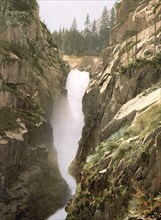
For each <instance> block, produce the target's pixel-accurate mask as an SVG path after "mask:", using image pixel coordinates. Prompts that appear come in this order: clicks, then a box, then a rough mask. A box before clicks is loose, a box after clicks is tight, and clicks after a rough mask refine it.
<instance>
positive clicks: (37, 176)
mask: <svg viewBox="0 0 161 220" xmlns="http://www.w3.org/2000/svg"><path fill="white" fill-rule="evenodd" d="M0 13H1V16H2V20H1V29H0V218H1V219H3V220H9V219H30V220H31V219H45V218H46V217H48V216H49V215H51V214H53V212H54V211H55V210H57V209H58V208H60V207H61V206H63V205H64V203H65V201H66V199H67V197H68V194H69V192H68V187H67V184H66V182H65V181H64V180H63V179H62V176H61V174H60V171H59V168H58V164H57V156H56V151H55V150H54V146H53V136H52V127H51V125H50V119H51V114H52V107H53V104H54V102H55V101H56V100H57V99H59V97H60V96H61V95H63V94H66V91H65V89H64V85H65V80H66V75H67V73H68V72H69V67H68V66H67V64H66V63H65V62H64V61H62V59H61V57H60V55H59V51H58V48H57V46H56V45H55V44H54V43H53V41H52V36H51V34H50V32H49V31H48V30H47V28H46V26H45V25H44V24H43V23H42V22H41V21H40V20H39V15H38V5H37V3H36V1H34V0H32V1H25V2H23V3H20V2H19V1H2V4H1V11H0Z"/></svg>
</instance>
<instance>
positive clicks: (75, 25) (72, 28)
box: [70, 18, 77, 31]
mask: <svg viewBox="0 0 161 220" xmlns="http://www.w3.org/2000/svg"><path fill="white" fill-rule="evenodd" d="M70 29H71V30H72V31H74V30H77V21H76V19H75V18H74V19H73V22H72V26H71V28H70Z"/></svg>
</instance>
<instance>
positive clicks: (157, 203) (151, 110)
mask: <svg viewBox="0 0 161 220" xmlns="http://www.w3.org/2000/svg"><path fill="white" fill-rule="evenodd" d="M118 7H119V8H118V12H117V19H118V20H117V21H119V23H117V24H116V26H115V27H114V28H113V31H112V33H111V45H110V46H109V48H107V49H106V51H105V55H104V62H103V63H104V68H103V71H102V72H100V73H97V74H93V76H94V77H93V78H92V79H91V82H90V84H89V87H88V89H87V91H86V94H85V96H84V99H83V110H84V114H85V126H84V128H83V132H82V138H81V140H80V144H79V149H78V153H77V156H76V160H75V163H74V165H76V164H77V165H78V167H79V168H80V172H79V173H78V177H77V178H78V188H77V193H76V195H75V197H74V198H73V199H71V200H70V202H69V204H68V206H67V211H68V212H69V214H68V219H107V220H108V219H124V218H126V219H137V218H138V219H145V218H147V219H160V217H161V216H160V213H161V196H160V192H161V182H160V175H161V173H160V162H161V157H160V146H161V142H160V131H161V130H160V120H161V111H160V104H159V103H160V89H159V88H160V78H161V48H160V45H161V38H160V37H161V35H160V33H161V32H160V27H161V21H160V13H161V4H160V1H155V0H148V1H142V0H138V1H131V0H129V1H128V0H122V2H121V3H120V4H119V6H118ZM130 7H131V8H132V9H131V10H130V11H128V10H129V8H130ZM148 11H151V13H152V16H151V18H149V17H148V18H147V21H148V22H147V23H146V24H145V25H144V24H143V25H141V23H142V18H141V15H144V19H145V15H146V16H148ZM144 13H145V14H144ZM123 14H124V15H125V17H124V21H123V22H120V16H122V15H123ZM136 14H137V18H138V23H140V25H141V26H140V29H139V28H137V30H136V25H135V22H131V23H130V24H129V25H128V24H127V23H128V22H129V21H133V19H134V18H135V15H136ZM132 18H133V19H132ZM125 24H126V25H125ZM91 76H92V75H91ZM141 215H142V217H141Z"/></svg>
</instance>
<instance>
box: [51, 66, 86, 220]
mask: <svg viewBox="0 0 161 220" xmlns="http://www.w3.org/2000/svg"><path fill="white" fill-rule="evenodd" d="M88 83H89V73H88V72H80V71H79V70H72V71H71V72H70V73H69V74H68V77H67V82H66V89H67V97H65V98H62V99H61V101H60V103H59V104H58V105H57V106H56V107H55V108H54V114H53V115H54V118H53V136H54V146H55V148H56V150H57V154H58V163H59V169H60V172H61V174H62V176H63V178H64V179H65V180H66V182H67V183H68V185H69V188H70V190H71V195H73V194H74V193H75V190H76V182H75V180H74V178H73V177H72V176H70V175H69V173H68V168H69V166H70V164H71V162H72V161H73V160H74V158H75V155H76V152H77V149H78V141H79V140H80V138H81V132H82V128H83V125H84V116H83V112H82V98H83V95H84V93H85V90H86V88H87V86H88ZM65 217H66V212H65V210H64V209H60V210H58V211H57V212H56V213H55V214H54V215H52V216H51V217H50V218H49V219H48V220H63V219H65Z"/></svg>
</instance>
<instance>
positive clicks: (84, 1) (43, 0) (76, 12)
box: [38, 0, 116, 32]
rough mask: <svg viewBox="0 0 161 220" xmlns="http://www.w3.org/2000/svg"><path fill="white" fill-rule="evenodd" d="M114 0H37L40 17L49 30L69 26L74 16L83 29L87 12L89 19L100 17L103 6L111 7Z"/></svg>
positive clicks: (79, 27)
mask: <svg viewBox="0 0 161 220" xmlns="http://www.w3.org/2000/svg"><path fill="white" fill-rule="evenodd" d="M115 2H116V0H106V1H104V0H95V1H94V0H80V1H78V0H70V1H69V0H59V1H55V0H38V4H39V6H40V13H39V15H40V18H41V20H42V21H44V22H45V24H46V25H47V27H48V28H49V30H50V31H51V32H53V31H54V30H59V29H60V27H61V28H63V26H64V27H65V28H68V29H69V28H70V27H71V25H72V22H73V19H74V17H75V18H76V21H77V25H78V29H79V30H81V29H84V22H85V18H86V16H87V13H88V14H89V16H90V20H91V21H93V19H96V20H97V19H98V18H100V16H101V14H102V11H103V8H104V6H105V5H106V7H107V9H111V8H112V6H113V5H114V3H115Z"/></svg>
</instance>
